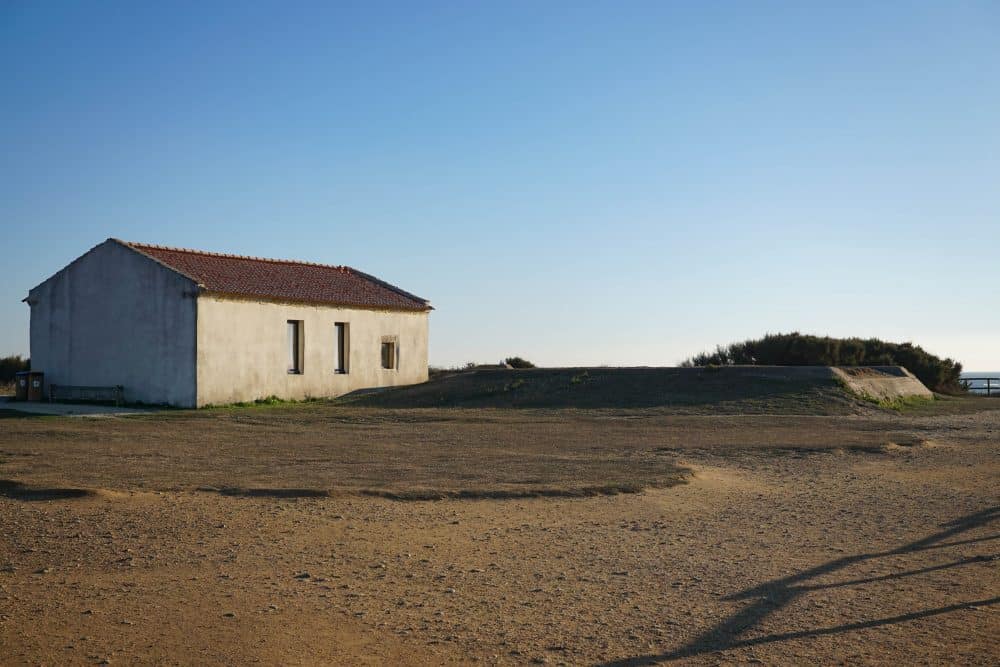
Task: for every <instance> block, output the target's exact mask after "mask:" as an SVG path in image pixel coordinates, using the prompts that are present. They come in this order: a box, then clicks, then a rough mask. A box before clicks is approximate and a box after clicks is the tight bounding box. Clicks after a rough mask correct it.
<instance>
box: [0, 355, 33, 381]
mask: <svg viewBox="0 0 1000 667" xmlns="http://www.w3.org/2000/svg"><path fill="white" fill-rule="evenodd" d="M29 368H31V362H30V360H28V359H22V358H21V355H19V354H15V355H13V356H10V357H2V358H0V384H7V383H9V382H13V381H14V374H15V373H18V372H20V371H26V370H28V369H29Z"/></svg>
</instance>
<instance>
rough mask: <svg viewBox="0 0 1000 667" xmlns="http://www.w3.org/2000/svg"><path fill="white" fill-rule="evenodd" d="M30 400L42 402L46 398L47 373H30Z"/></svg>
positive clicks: (28, 373) (28, 374)
mask: <svg viewBox="0 0 1000 667" xmlns="http://www.w3.org/2000/svg"><path fill="white" fill-rule="evenodd" d="M27 376H28V400H29V401H41V400H43V399H44V398H45V393H44V390H45V373H42V372H41V371H28V372H27Z"/></svg>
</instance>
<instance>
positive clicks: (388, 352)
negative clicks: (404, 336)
mask: <svg viewBox="0 0 1000 667" xmlns="http://www.w3.org/2000/svg"><path fill="white" fill-rule="evenodd" d="M395 367H396V344H395V343H391V342H383V343H382V368H385V369H389V370H392V369H393V368H395Z"/></svg>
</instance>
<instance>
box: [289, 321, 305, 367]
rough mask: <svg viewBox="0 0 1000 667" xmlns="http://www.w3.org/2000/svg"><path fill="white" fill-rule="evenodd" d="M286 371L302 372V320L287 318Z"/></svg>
mask: <svg viewBox="0 0 1000 667" xmlns="http://www.w3.org/2000/svg"><path fill="white" fill-rule="evenodd" d="M288 372H289V373H301V372H302V320H288Z"/></svg>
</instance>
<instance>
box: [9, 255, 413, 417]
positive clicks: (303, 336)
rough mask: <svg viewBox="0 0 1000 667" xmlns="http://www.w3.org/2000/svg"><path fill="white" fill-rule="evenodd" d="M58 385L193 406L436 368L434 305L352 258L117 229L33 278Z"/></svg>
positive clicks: (38, 365)
mask: <svg viewBox="0 0 1000 667" xmlns="http://www.w3.org/2000/svg"><path fill="white" fill-rule="evenodd" d="M25 301H26V302H27V303H28V304H29V306H30V307H31V367H32V370H38V371H42V372H44V373H45V382H46V384H47V385H48V384H50V383H56V384H58V385H86V386H115V385H121V386H123V387H124V394H125V400H126V401H129V402H143V403H158V404H159V403H165V404H170V405H177V406H184V407H192V406H204V405H210V404H216V405H218V404H225V403H234V402H239V401H251V400H254V399H257V398H264V397H268V396H278V397H280V398H286V399H303V398H307V397H323V396H338V395H341V394H345V393H348V392H351V391H354V390H356V389H362V388H369V387H385V386H392V385H404V384H415V383H418V382H424V381H426V380H427V335H428V314H429V312H430V310H431V306H430V304H429V303H428V302H427V301H426V300H425V299H421V298H420V297H417V296H414V295H413V294H410V293H409V292H405V291H403V290H401V289H399V288H397V287H394V286H392V285H390V284H388V283H386V282H383V281H381V280H379V279H377V278H375V277H373V276H370V275H368V274H366V273H362V272H360V271H357V270H355V269H352V268H350V267H346V266H328V265H321V264H311V263H306V262H295V261H286V260H274V259H261V258H258V257H242V256H237V255H225V254H219V253H209V252H201V251H197V250H185V249H179V248H167V247H163V246H155V245H147V244H141V243H130V242H126V241H120V240H118V239H108V240H107V241H105V242H104V243H101V244H100V245H98V246H96V247H94V248H92V249H91V250H90V251H89V252H87V253H85V254H84V255H82V256H81V257H79V258H77V259H76V260H74V261H73V262H72V263H71V264H70V265H69V266H67V267H66V268H64V269H62V270H61V271H59V272H58V273H56V274H55V275H53V276H52V277H51V278H49V279H48V280H46V281H45V282H43V283H41V284H40V285H38V286H37V287H35V288H33V289H32V290H31V291H30V292H29V293H28V297H27V298H26V299H25Z"/></svg>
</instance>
